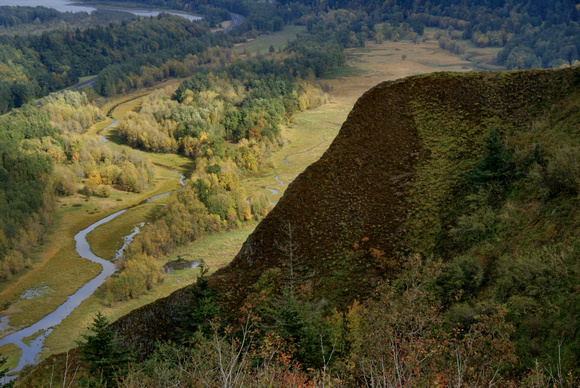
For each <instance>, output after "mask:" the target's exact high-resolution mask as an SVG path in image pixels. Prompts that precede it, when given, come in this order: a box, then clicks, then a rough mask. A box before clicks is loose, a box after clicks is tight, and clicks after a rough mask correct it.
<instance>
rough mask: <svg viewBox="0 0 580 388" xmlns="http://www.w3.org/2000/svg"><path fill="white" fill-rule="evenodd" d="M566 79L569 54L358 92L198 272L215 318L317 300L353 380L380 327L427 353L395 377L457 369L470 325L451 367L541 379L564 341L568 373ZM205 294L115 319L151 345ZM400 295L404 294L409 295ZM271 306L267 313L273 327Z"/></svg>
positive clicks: (572, 313)
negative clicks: (299, 168) (297, 166)
mask: <svg viewBox="0 0 580 388" xmlns="http://www.w3.org/2000/svg"><path fill="white" fill-rule="evenodd" d="M579 84H580V68H570V69H565V70H530V71H513V72H504V73H488V72H484V73H464V74H456V73H436V74H430V75H422V76H415V77H410V78H405V79H402V80H398V81H395V82H386V83H382V84H379V85H377V86H376V87H374V88H372V89H371V90H369V91H368V92H366V93H365V94H364V95H363V96H362V97H361V98H360V99H359V100H358V102H357V103H356V105H355V107H354V108H353V110H352V112H351V113H350V115H349V116H348V119H347V120H346V122H345V123H344V124H343V126H342V128H341V130H340V133H339V135H338V136H337V137H336V139H335V140H334V142H333V144H332V145H331V147H330V148H329V149H328V151H327V152H326V153H325V154H324V155H323V156H322V158H321V159H320V160H319V161H318V162H316V163H314V164H313V165H311V166H310V167H309V168H307V169H306V170H305V171H304V172H303V173H302V174H301V175H299V176H298V177H297V178H296V179H295V181H294V182H292V183H291V184H290V186H289V188H288V190H287V191H286V193H285V195H284V196H283V198H281V200H280V201H279V202H278V204H277V205H276V207H275V208H274V209H273V210H272V211H271V212H270V214H268V215H267V216H266V217H265V218H264V219H263V220H262V222H261V223H260V224H259V225H258V226H257V228H256V229H255V231H254V232H253V233H252V234H251V235H250V236H249V238H248V240H247V241H246V242H245V243H244V245H243V247H242V249H241V250H240V252H239V253H238V254H237V255H236V257H235V258H234V260H233V261H232V262H231V264H230V265H229V266H228V267H226V268H224V269H221V270H219V271H218V272H216V273H215V274H213V275H212V276H211V277H209V284H210V286H211V288H213V289H214V290H217V291H218V293H219V295H220V299H219V300H220V305H221V311H222V314H221V315H222V316H225V317H229V318H230V322H233V321H234V318H235V317H236V315H237V313H238V309H240V307H241V306H242V305H243V303H244V300H246V298H247V297H248V295H250V294H253V295H254V296H255V295H258V294H259V295H262V296H263V297H264V298H265V299H266V301H267V302H265V303H266V305H268V303H270V304H269V306H270V307H260V306H261V305H260V303H262V302H258V304H257V305H256V306H257V307H256V309H257V310H260V309H262V311H266V312H262V315H261V317H262V319H263V320H265V321H267V320H268V319H270V318H271V315H272V314H273V315H276V312H275V311H274V312H272V310H269V309H271V308H272V307H273V308H274V309H276V308H278V309H283V308H286V307H287V306H288V305H287V304H284V303H282V302H281V301H286V302H287V303H290V302H288V300H290V301H291V300H293V299H292V298H293V297H296V298H298V299H301V300H303V302H296V303H298V305H299V306H301V307H300V308H301V309H303V310H300V309H298V310H297V311H299V312H300V313H299V314H303V311H306V310H308V309H310V310H308V311H310V313H311V315H313V314H314V315H315V316H316V314H320V312H318V313H316V314H315V313H313V311H318V310H316V309H315V308H314V307H313V306H314V305H315V302H316V301H321V302H320V303H322V301H324V304H323V305H324V306H325V307H324V309H323V311H325V313H322V314H326V315H325V316H326V317H327V318H322V319H323V321H324V319H327V321H325V322H327V325H330V326H332V325H333V323H331V322H334V321H332V320H335V321H336V320H339V321H340V322H343V323H342V324H341V325H343V327H348V328H349V330H347V332H343V333H342V334H341V335H338V334H336V332H332V330H338V329H336V327H335V326H332V327H335V329H328V326H326V329H325V330H326V331H325V332H323V333H326V334H324V335H323V334H320V338H318V336H315V338H314V346H315V347H316V346H317V345H316V343H318V346H320V344H321V343H322V338H323V337H324V338H338V337H335V336H337V335H338V336H339V337H340V340H335V342H334V345H332V346H333V347H334V346H335V345H336V344H337V342H336V341H338V343H339V344H342V345H340V346H342V347H340V349H339V345H336V346H337V349H338V350H337V352H338V355H337V356H336V358H337V361H335V364H334V365H335V369H340V368H343V369H342V370H343V372H342V373H344V368H348V365H355V366H356V368H360V369H355V371H354V372H352V374H351V375H350V377H349V378H350V379H364V378H366V377H364V368H365V365H367V366H368V364H365V362H368V360H369V359H371V358H373V357H375V356H376V354H377V352H383V351H384V352H385V356H384V357H387V358H389V357H391V356H392V349H391V348H389V347H388V346H386V348H384V349H383V348H380V344H381V343H382V341H385V339H384V338H382V337H381V335H382V334H381V333H382V332H385V333H386V332H390V331H389V330H392V331H393V333H394V334H393V336H396V335H400V336H401V337H400V338H401V340H400V341H401V342H399V344H400V345H398V346H399V348H398V349H399V351H401V352H403V351H408V350H409V349H411V352H410V353H409V354H411V355H412V354H417V352H418V351H429V350H428V349H432V350H430V351H431V352H432V353H433V354H434V355H433V359H432V364H429V366H430V368H431V369H429V368H427V366H420V367H421V368H425V369H420V367H419V366H417V368H418V369H417V370H416V371H415V372H413V373H412V374H411V375H409V376H407V377H406V378H407V379H408V380H407V382H409V384H421V381H423V380H420V378H425V379H427V378H429V377H427V376H429V375H428V374H429V373H431V372H430V371H432V370H437V371H439V374H438V375H437V376H438V377H437V378H438V379H439V378H443V377H441V376H447V377H445V378H448V379H451V378H453V379H457V378H458V377H457V376H455V375H454V374H453V373H455V372H454V365H455V362H456V361H457V360H455V357H456V355H457V354H458V353H457V352H459V351H460V350H462V349H464V348H462V347H461V346H467V345H465V344H466V343H468V342H469V341H467V340H468V339H469V338H471V337H469V336H471V335H473V336H475V337H473V338H475V339H476V341H475V344H476V345H473V346H480V348H477V349H479V350H477V349H476V350H474V349H475V348H471V347H467V348H465V352H466V354H467V355H470V356H466V358H465V359H464V360H463V362H465V363H466V364H465V365H470V364H469V363H473V365H478V363H480V362H481V361H478V358H477V357H478V354H479V356H481V354H482V353H481V352H482V351H483V352H484V353H483V354H484V356H485V357H487V358H486V360H490V361H489V363H488V362H487V361H486V364H485V365H486V367H487V366H489V368H495V367H494V366H493V365H496V366H497V370H498V371H499V370H500V369H501V373H500V375H501V376H503V378H506V379H509V380H510V381H512V382H521V381H524V380H522V379H524V376H528V377H525V378H531V377H529V376H530V375H533V376H534V377H535V378H537V379H538V381H540V377H542V376H544V375H542V373H543V372H542V370H539V371H535V372H534V373H535V374H533V373H532V372H530V370H531V369H532V368H533V367H534V362H535V360H540V362H541V365H544V366H545V367H546V368H548V367H553V366H554V365H555V364H554V362H556V363H557V362H558V361H557V360H558V352H560V354H561V357H562V361H561V364H560V366H561V367H563V368H564V370H565V371H570V375H569V376H571V377H569V380H567V381H568V382H569V383H570V385H572V383H573V382H574V381H577V380H574V379H575V378H576V379H577V374H576V373H578V371H579V368H580V366H579V365H578V361H577V360H578V359H579V357H578V354H579V353H580V346H579V344H580V341H579V338H578V325H579V322H580V319H579V317H580V312H579V311H578V308H579V307H578V306H579V303H578V282H577V279H578V273H579V268H578V265H579V264H578V262H577V260H576V258H577V257H578V255H579V254H580V252H579V246H580V245H579V244H578V240H577V238H578V237H577V236H578V235H579V233H578V232H579V231H578V227H579V221H578V220H579V219H580V217H578V216H577V212H578V211H577V209H578V206H577V205H578V194H579V192H580V187H579V184H580V171H579V166H580V149H579V139H580V137H579V135H580V133H579V126H578V123H580V95H579V94H580V88H579ZM417 263H419V264H417ZM421 263H423V264H421ZM289 267H292V270H293V271H295V273H294V272H293V273H292V274H290V275H288V273H289V272H288V271H289ZM409 279H411V280H409ZM202 283H203V284H205V282H202ZM294 285H296V288H294ZM289 289H290V290H292V291H291V292H290V293H291V296H288V291H287V290H289ZM285 290H286V291H285ZM294 290H299V291H294ZM280 293H281V294H280ZM208 295H210V293H208V291H207V289H205V288H203V287H202V286H192V287H189V288H185V289H182V290H180V291H177V292H175V293H174V294H172V295H170V296H169V297H167V298H165V299H161V300H158V301H156V302H154V303H152V304H150V305H148V306H144V307H142V308H140V309H138V310H135V311H133V312H132V313H130V314H128V315H127V316H125V317H123V318H121V319H119V320H118V321H117V322H115V323H114V324H113V327H114V328H115V329H117V330H118V331H119V332H120V334H121V335H122V337H123V338H124V342H125V343H126V344H130V345H131V346H132V348H133V349H140V350H141V353H142V354H145V353H149V352H151V351H152V350H153V348H154V345H155V342H156V341H157V340H166V339H172V338H176V333H178V334H180V333H182V332H183V330H184V329H183V328H184V326H188V325H190V324H192V323H191V321H192V319H193V320H195V319H197V318H199V316H197V318H192V317H196V315H195V313H192V311H195V309H196V306H197V308H201V306H203V307H204V308H206V307H207V300H208V298H209V296H208ZM277 295H278V296H277ZM413 295H414V296H415V297H416V299H413V300H414V301H415V302H417V301H418V302H417V304H414V303H413V304H409V302H408V299H406V298H409V297H412V296H413ZM370 296H372V298H369V297H370ZM196 298H197V299H196ZM288 298H290V299H288ZM210 299H211V298H210ZM357 300H358V301H365V302H364V304H363V306H364V307H360V306H359V305H358V303H357V302H356V301H357ZM268 301H269V302H268ZM316 303H317V302H316ZM308 306H310V307H308ZM319 309H320V308H319ZM333 309H337V310H333ZM361 309H362V310H361ZM204 311H205V310H204ZM333 311H334V312H333ZM337 311H338V312H341V314H342V315H340V316H341V318H337V315H336V314H338V313H337ZM357 311H358V312H357ZM390 311H391V312H393V313H389V312H390ZM394 312H396V314H395V313H394ZM357 314H359V315H357ZM419 316H420V317H422V318H424V319H425V320H424V321H421V325H422V326H421V327H420V330H418V331H417V332H418V333H420V334H418V335H415V334H413V337H412V338H411V339H409V337H407V334H405V333H406V332H405V329H404V327H405V325H411V324H414V323H409V322H416V321H420V320H418V319H417V320H415V318H417V317H419ZM328 317H330V318H328ZM353 317H355V318H353ZM356 317H358V318H356ZM397 317H399V318H397ZM280 319H281V318H280V317H279V316H278V318H276V321H275V322H277V323H275V325H277V326H278V327H279V328H280V327H286V326H285V323H284V321H283V320H282V321H280ZM312 319H313V318H312ZM353 319H357V320H356V321H353ZM397 319H401V321H402V322H405V324H404V325H403V326H400V325H401V324H400V322H401V321H398V320H397ZM393 320H395V321H393ZM307 321H308V320H307ZM309 322H310V324H312V325H313V323H312V322H314V320H311V321H309ZM353 322H358V323H356V324H355V323H353ZM193 325H194V326H195V325H196V323H195V322H194V323H193ZM353 325H354V326H353ZM357 325H358V326H357ZM381 325H383V326H381ZM197 327H198V328H201V327H202V326H197ZM264 327H266V328H262V329H263V330H267V326H264ZM304 327H306V326H304ZM317 327H318V326H317ZM353 327H354V329H353ZM357 327H358V329H357ZM401 327H403V329H401ZM364 328H366V329H364ZM321 330H322V329H321ZM329 330H330V331H329ZM399 330H403V331H402V332H400V331H399ZM462 332H464V334H458V333H462ZM280 333H281V334H279V335H281V336H282V337H284V335H287V336H289V337H288V338H287V339H288V340H289V341H291V342H292V339H295V340H296V341H298V347H296V348H294V351H296V353H295V354H294V356H293V357H294V358H295V359H296V360H297V361H299V362H301V363H304V364H305V365H312V366H314V367H317V368H320V367H322V365H323V364H321V361H316V360H315V358H314V356H313V354H314V353H315V351H314V350H312V351H308V352H307V351H306V350H305V349H307V346H310V345H312V344H310V345H309V343H308V341H310V339H308V338H307V337H308V336H307V335H306V334H304V336H303V337H301V338H297V337H296V336H291V335H290V334H284V332H283V331H281V332H280ZM345 333H346V334H345ZM397 333H398V334H397ZM486 333H489V335H490V336H492V337H488V334H486ZM458 336H459V337H458ZM478 336H480V337H478ZM299 337H300V336H299ZM284 338H286V337H284ZM296 338H297V339H296ZM489 338H494V339H493V341H492V342H486V341H488V340H489ZM311 339H312V338H311ZM423 340H424V341H425V342H422V341H423ZM463 340H465V341H466V342H462V341H463ZM325 341H326V340H325ZM364 343H367V344H373V346H371V347H369V348H368V349H366V348H365V347H363V346H361V344H364ZM473 343H474V342H471V344H473ZM433 344H442V345H441V346H440V347H437V349H435V348H432V347H433ZM445 344H452V345H453V344H455V346H456V347H455V348H453V347H449V348H448V347H447V346H448V345H445ZM287 346H290V347H292V345H287ZM404 346H408V347H409V348H407V349H405V348H404ZM469 346H471V345H469ZM430 347H431V348H430ZM333 349H334V348H333ZM425 349H427V350H425ZM458 349H459V350H458ZM323 351H324V348H323ZM309 352H310V353H309ZM370 352H375V353H370ZM446 352H447V353H446ZM470 352H471V353H470ZM318 353H320V350H318ZM439 356H441V357H440V358H437V357H439ZM457 357H459V356H457ZM365 360H367V361H365ZM324 362H325V363H326V361H324ZM457 362H459V361H457ZM493 362H497V364H493ZM394 363H396V360H395V361H393V365H394ZM44 365H47V364H46V363H45V364H44ZM408 365H411V364H408ZM500 365H501V368H500ZM371 366H372V365H371ZM393 368H394V367H393ZM546 370H547V369H546ZM417 371H419V372H417ZM469 371H471V372H469ZM474 371H475V372H474ZM490 371H491V373H492V375H493V369H489V370H487V369H486V370H485V371H484V366H482V367H481V373H480V372H478V369H477V368H474V369H469V368H468V369H467V371H466V372H465V376H463V377H465V380H462V381H464V384H468V385H469V381H470V380H469V379H470V378H471V379H473V380H471V381H472V382H475V381H478V379H482V378H483V379H485V378H487V379H488V381H493V378H495V377H493V378H492V377H490V376H491V375H489V373H490ZM143 373H147V372H143ZM151 373H153V372H151ZM349 373H351V372H349ZM393 373H394V372H393ZM470 373H472V374H471V375H470ZM486 373H487V374H486ZM341 376H342V375H341ZM353 376H354V377H353ZM357 376H358V377H357ZM389 376H391V375H389ZM454 376H455V377H454ZM574 376H576V377H574ZM463 377H461V378H463ZM343 378H346V377H344V376H343V377H340V379H341V381H342V382H345V381H348V378H347V380H342V379H343ZM433 378H435V377H433ZM413 379H419V380H413ZM319 381H320V380H319ZM350 381H351V382H352V381H357V382H358V383H361V381H362V380H350ZM426 381H427V380H424V381H423V383H425V382H426ZM428 381H434V380H428ZM446 381H448V382H449V380H446ZM525 381H527V382H528V383H530V381H531V380H525ZM546 381H547V380H546ZM550 381H552V380H550ZM560 382H562V379H560ZM530 384H531V383H530Z"/></svg>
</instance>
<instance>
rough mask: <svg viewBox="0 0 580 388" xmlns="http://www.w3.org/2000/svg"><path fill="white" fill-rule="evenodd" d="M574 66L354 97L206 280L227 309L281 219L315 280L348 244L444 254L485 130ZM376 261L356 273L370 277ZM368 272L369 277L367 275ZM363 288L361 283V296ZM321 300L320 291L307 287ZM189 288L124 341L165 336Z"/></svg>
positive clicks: (140, 321) (379, 89) (552, 98)
mask: <svg viewBox="0 0 580 388" xmlns="http://www.w3.org/2000/svg"><path fill="white" fill-rule="evenodd" d="M579 85H580V68H570V69H565V70H542V71H540V70H533V71H519V72H506V73H467V74H465V73H464V74H454V73H436V74H431V75H423V76H415V77H410V78H406V79H403V80H398V81H395V82H385V83H382V84H379V85H377V86H376V87H374V88H373V89H371V90H369V91H368V92H366V93H365V94H364V95H363V96H362V97H361V98H360V99H359V101H358V102H357V103H356V105H355V107H354V108H353V110H352V112H351V113H350V115H349V116H348V119H347V121H346V122H345V123H344V125H343V127H342V128H341V131H340V133H339V135H338V136H337V137H336V139H335V140H334V142H333V144H332V145H331V147H330V148H329V149H328V151H327V152H326V153H325V154H324V155H323V156H322V158H321V159H320V160H319V161H318V162H316V163H314V164H313V165H311V166H310V167H308V168H307V169H306V170H305V171H304V172H303V173H302V174H301V175H299V176H298V177H297V178H296V179H295V180H294V182H292V183H291V184H290V185H289V187H288V189H287V191H286V193H285V194H284V196H283V197H282V198H281V199H280V201H279V202H278V204H277V206H276V207H275V208H274V209H273V210H272V212H271V213H270V214H268V216H267V217H266V218H265V219H264V220H263V221H262V222H261V223H260V224H259V225H258V227H257V228H256V230H255V231H254V232H253V233H252V235H250V236H249V238H248V240H247V241H246V242H245V243H244V245H243V247H242V249H241V250H240V252H239V253H238V254H237V256H236V257H235V258H234V260H233V261H232V263H231V264H230V265H229V266H228V267H226V268H224V269H222V270H220V271H218V272H217V273H215V274H214V275H212V276H211V278H210V282H211V285H212V286H213V287H215V288H217V289H219V290H220V293H221V294H222V296H223V298H222V301H223V303H224V305H225V306H224V307H225V308H226V311H228V309H230V311H232V310H233V309H235V308H236V307H239V306H240V302H241V301H242V300H243V299H244V297H245V296H246V295H247V293H248V290H249V289H250V287H251V286H252V285H253V284H254V283H255V282H256V281H257V280H258V279H259V277H260V276H261V275H262V274H263V273H264V271H265V270H267V269H268V268H273V267H279V266H281V262H282V260H283V259H284V252H283V250H281V249H280V245H281V244H284V243H285V242H287V241H286V240H287V239H288V236H287V235H285V233H284V227H285V226H288V225H290V226H292V227H293V230H294V233H293V235H292V240H293V241H292V243H293V244H295V246H297V247H298V248H297V253H298V254H299V255H300V256H301V257H302V258H303V260H304V262H305V265H306V266H307V267H308V268H310V269H312V270H314V272H315V274H316V277H317V278H318V279H323V278H324V277H325V276H326V275H328V274H329V273H330V271H332V269H333V267H335V266H338V265H345V264H346V265H351V266H356V265H357V263H356V262H354V261H353V262H348V260H346V261H345V260H342V261H340V262H338V261H335V258H336V257H337V255H341V254H343V253H345V252H347V251H349V250H352V247H353V244H355V243H359V242H361V241H365V244H366V245H365V246H367V247H372V248H376V249H378V250H380V251H383V252H384V253H385V255H386V256H388V257H393V258H400V257H403V256H405V255H408V254H412V253H421V254H431V253H433V252H436V253H437V254H439V255H441V256H442V257H446V255H448V254H449V253H450V252H448V251H446V248H445V245H444V244H443V245H442V244H441V243H440V241H441V240H442V237H444V236H445V233H447V230H448V229H449V224H448V223H447V221H446V217H447V216H448V214H449V212H450V211H451V208H452V205H453V204H454V203H455V202H456V199H457V197H458V196H460V195H462V194H461V190H462V181H463V180H464V176H465V173H466V172H468V171H470V170H471V169H472V168H473V166H474V165H475V164H476V162H477V160H478V159H479V158H480V157H481V156H482V154H483V152H484V138H485V137H486V136H487V135H488V134H489V131H490V129H491V128H492V127H495V126H500V127H502V128H504V132H505V136H510V135H511V134H514V133H517V132H518V131H526V130H527V129H528V128H529V127H530V123H531V122H532V120H534V119H535V118H537V117H539V116H540V115H543V114H545V113H546V112H549V110H550V108H551V107H552V106H553V105H554V104H555V103H557V102H559V101H562V100H564V99H566V98H568V97H569V96H572V95H575V94H577V93H578V90H579ZM383 270H384V269H381V268H380V267H379V266H377V267H370V268H364V269H363V270H361V272H360V273H358V276H361V278H362V277H364V278H365V279H367V280H369V279H370V283H369V284H370V285H371V286H372V285H373V284H374V283H373V281H375V280H376V281H378V280H379V279H380V278H381V276H384V272H383ZM373 279H374V280H373ZM368 291H369V289H361V290H360V292H359V293H360V294H361V295H362V296H364V293H365V292H368ZM315 292H319V293H320V294H321V295H322V296H324V292H325V291H324V290H323V289H320V290H315ZM188 295H189V291H188V289H187V288H186V289H182V290H180V291H177V292H175V293H174V294H172V295H170V296H169V297H167V298H164V299H161V300H158V301H156V302H154V303H152V304H150V305H147V306H144V307H142V308H140V309H137V310H135V311H134V312H132V313H130V314H128V315H127V316H125V317H123V318H121V319H119V320H118V321H117V322H115V323H114V327H115V328H117V329H118V330H119V332H120V334H121V335H122V336H123V337H124V338H125V341H126V342H127V343H131V344H132V346H133V347H134V349H136V350H137V349H140V350H141V351H142V352H144V353H146V352H148V351H150V350H152V349H153V345H154V342H155V340H156V339H165V338H169V337H170V335H171V331H172V330H173V329H175V327H177V325H178V323H179V313H180V311H182V310H183V309H184V308H185V307H186V306H188V305H191V304H192V303H193V304H194V303H195V302H194V301H192V300H191V299H190V298H189V297H188Z"/></svg>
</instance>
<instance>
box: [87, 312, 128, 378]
mask: <svg viewBox="0 0 580 388" xmlns="http://www.w3.org/2000/svg"><path fill="white" fill-rule="evenodd" d="M108 326H109V320H108V319H107V317H106V316H105V315H103V314H101V312H98V313H97V315H96V316H95V317H94V318H93V323H92V324H91V326H90V327H89V328H88V329H89V331H90V332H91V333H90V334H84V335H83V336H82V337H83V340H82V341H80V342H79V343H78V345H79V350H80V353H81V356H80V359H81V360H82V361H84V362H86V363H87V364H88V367H89V372H90V374H91V375H92V376H93V377H95V378H100V379H101V381H102V382H103V383H104V384H105V386H113V385H114V382H115V377H116V375H118V374H119V373H120V372H122V371H123V369H124V367H125V366H126V364H127V363H128V362H129V354H128V350H126V349H123V348H121V346H120V344H119V337H118V336H117V333H116V332H115V331H114V330H113V329H111V328H109V327H108Z"/></svg>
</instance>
